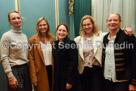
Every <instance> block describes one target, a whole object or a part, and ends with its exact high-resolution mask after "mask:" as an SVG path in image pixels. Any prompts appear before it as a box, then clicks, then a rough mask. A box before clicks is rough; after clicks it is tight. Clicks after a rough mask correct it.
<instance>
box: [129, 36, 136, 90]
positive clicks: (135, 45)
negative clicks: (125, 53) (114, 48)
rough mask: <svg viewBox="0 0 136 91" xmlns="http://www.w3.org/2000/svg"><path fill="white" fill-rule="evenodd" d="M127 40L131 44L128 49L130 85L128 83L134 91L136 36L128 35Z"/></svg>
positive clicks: (135, 86)
mask: <svg viewBox="0 0 136 91" xmlns="http://www.w3.org/2000/svg"><path fill="white" fill-rule="evenodd" d="M128 41H129V43H132V44H133V48H132V49H130V52H129V54H130V59H131V70H132V72H131V73H132V74H131V79H130V85H129V90H130V91H134V90H136V71H135V69H136V56H135V55H136V38H135V36H134V35H132V36H128Z"/></svg>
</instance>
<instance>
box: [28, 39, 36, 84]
mask: <svg viewBox="0 0 136 91" xmlns="http://www.w3.org/2000/svg"><path fill="white" fill-rule="evenodd" d="M34 48H35V45H34V43H33V40H32V39H30V40H29V53H28V59H29V71H30V79H31V82H32V83H35V82H37V75H36V68H35V55H34Z"/></svg>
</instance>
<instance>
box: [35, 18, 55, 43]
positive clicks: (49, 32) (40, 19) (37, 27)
mask: <svg viewBox="0 0 136 91" xmlns="http://www.w3.org/2000/svg"><path fill="white" fill-rule="evenodd" d="M42 20H44V21H45V22H46V23H47V26H48V29H47V32H46V36H47V38H48V40H49V41H50V42H51V43H53V42H54V41H55V37H54V36H53V35H52V34H51V30H50V26H49V23H48V20H47V19H46V18H44V17H41V18H39V19H38V21H37V23H36V31H37V33H36V35H37V36H39V39H40V40H41V41H42V42H43V39H42V38H41V34H40V31H39V23H40V22H41V21H42Z"/></svg>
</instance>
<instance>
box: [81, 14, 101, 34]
mask: <svg viewBox="0 0 136 91" xmlns="http://www.w3.org/2000/svg"><path fill="white" fill-rule="evenodd" d="M86 19H89V20H90V21H91V23H92V24H93V33H95V34H99V30H98V27H97V25H96V23H95V21H94V19H93V18H92V17H91V16H90V15H85V16H83V17H82V19H81V22H80V32H79V34H80V36H84V35H85V31H84V30H83V21H84V20H86Z"/></svg>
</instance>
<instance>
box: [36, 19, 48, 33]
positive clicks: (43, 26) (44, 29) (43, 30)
mask: <svg viewBox="0 0 136 91" xmlns="http://www.w3.org/2000/svg"><path fill="white" fill-rule="evenodd" d="M38 28H39V31H40V33H41V34H42V33H46V32H47V30H48V25H47V23H46V21H45V20H42V21H40V23H39V25H38Z"/></svg>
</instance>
